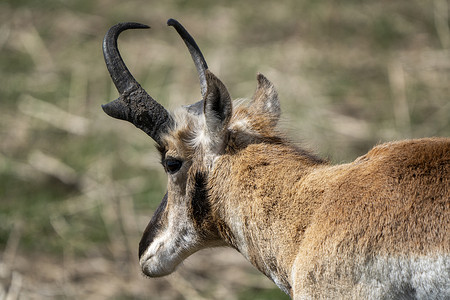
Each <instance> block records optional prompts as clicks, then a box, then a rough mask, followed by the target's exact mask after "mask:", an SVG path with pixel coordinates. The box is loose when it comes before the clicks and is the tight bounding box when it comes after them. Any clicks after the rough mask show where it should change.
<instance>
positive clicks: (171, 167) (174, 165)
mask: <svg viewBox="0 0 450 300" xmlns="http://www.w3.org/2000/svg"><path fill="white" fill-rule="evenodd" d="M182 164H183V163H182V162H181V161H180V160H178V159H167V160H166V161H165V164H164V165H165V167H166V171H167V173H169V174H174V173H176V172H178V170H180V168H181V165H182Z"/></svg>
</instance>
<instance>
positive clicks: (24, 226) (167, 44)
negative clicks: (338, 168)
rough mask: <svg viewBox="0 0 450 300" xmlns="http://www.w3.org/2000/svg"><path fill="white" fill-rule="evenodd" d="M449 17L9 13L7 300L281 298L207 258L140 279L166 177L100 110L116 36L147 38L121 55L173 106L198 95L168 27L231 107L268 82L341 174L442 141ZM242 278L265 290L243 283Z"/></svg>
mask: <svg viewBox="0 0 450 300" xmlns="http://www.w3.org/2000/svg"><path fill="white" fill-rule="evenodd" d="M448 15H449V3H448V1H446V0H434V1H418V0H412V1H406V0H398V1H395V2H389V1H378V2H376V1H351V0H347V1H339V2H335V1H312V0H307V1H294V0H290V1H284V2H283V3H275V2H273V1H256V0H251V1H245V2H244V1H227V2H225V1H219V2H212V1H202V0H196V1H181V0H178V1H164V2H162V1H161V2H157V3H150V2H146V1H126V2H124V1H106V0H101V1H87V0H83V1H56V0H45V1H30V0H20V1H17V0H14V1H13V0H7V1H2V2H1V3H0V20H1V21H0V53H1V55H0V82H1V84H0V100H1V101H0V111H1V119H0V138H1V143H0V197H1V199H0V205H1V206H0V255H1V256H0V257H2V260H1V265H0V271H1V272H0V295H1V294H2V292H3V293H9V292H11V290H12V289H11V287H12V286H15V285H18V284H19V283H20V282H22V283H21V284H20V285H19V286H20V287H21V289H20V291H21V295H22V296H23V297H25V298H29V299H39V298H46V297H47V296H49V295H50V296H52V297H53V296H55V297H59V298H79V297H87V295H90V297H92V298H96V297H97V298H98V297H100V298H102V297H106V296H107V297H108V298H115V299H122V298H124V299H129V298H133V299H146V298H152V297H153V298H154V299H183V296H182V295H184V298H188V299H195V298H197V299H202V298H214V299H248V298H258V299H265V298H266V299H269V298H280V299H281V298H282V297H283V296H282V293H281V292H279V291H278V290H277V289H276V288H275V287H274V285H272V284H271V283H269V282H268V281H267V280H266V279H263V278H262V277H261V276H260V275H257V274H256V272H255V270H254V269H252V268H251V267H249V266H248V265H246V264H245V263H244V262H239V263H236V264H234V265H232V266H230V267H229V268H230V270H232V271H230V272H231V274H233V275H232V276H228V277H227V276H223V277H220V276H219V275H218V274H215V273H214V272H219V273H225V271H224V270H225V268H227V265H226V264H225V265H223V266H222V265H220V264H219V265H220V268H219V269H217V265H218V264H217V262H216V260H217V257H215V256H213V254H209V253H208V254H204V253H203V252H202V253H200V254H197V255H198V256H199V257H203V256H204V255H206V257H212V259H211V262H210V263H208V264H205V266H204V269H201V270H197V271H196V272H197V273H198V274H200V275H198V276H194V275H193V273H192V272H194V271H193V268H195V267H194V263H193V264H192V265H186V266H183V267H181V269H180V271H179V274H180V275H178V276H174V277H169V278H168V279H161V280H150V279H145V278H142V277H141V276H140V275H139V270H138V268H137V259H136V252H137V243H138V241H139V237H140V234H141V232H142V230H143V228H145V225H146V223H147V222H148V220H149V218H150V216H151V214H152V211H153V210H154V209H155V208H156V207H157V205H158V203H159V201H160V199H161V197H162V195H163V193H164V189H165V182H166V179H165V177H164V174H163V173H162V168H160V166H159V163H158V159H159V158H158V155H157V153H156V152H155V149H154V147H153V142H152V141H151V140H150V139H149V138H148V137H147V136H145V134H143V133H141V132H139V131H138V130H136V129H135V128H134V127H133V126H132V125H129V124H126V123H124V122H119V121H115V120H113V119H110V118H108V117H107V116H105V115H104V114H103V112H102V110H101V108H100V104H102V103H106V102H107V101H109V100H111V99H114V98H115V97H117V94H116V92H115V90H114V88H113V86H112V84H111V82H110V79H109V75H108V74H107V72H106V68H105V66H104V62H103V57H102V53H101V41H102V38H103V35H104V33H105V32H106V31H107V29H108V28H109V27H110V26H111V25H113V24H115V23H117V22H122V21H138V22H142V23H146V24H149V25H151V26H152V29H151V30H149V31H136V32H127V33H125V34H123V36H121V38H120V41H119V44H120V45H119V46H120V49H121V52H122V55H123V57H124V59H125V61H126V62H127V65H128V66H129V68H130V69H131V70H132V73H133V74H134V75H135V77H136V78H137V79H138V80H139V81H140V82H141V84H142V85H143V86H144V87H145V88H146V89H147V90H148V91H149V92H150V93H151V94H152V95H153V96H154V97H155V98H156V99H158V100H159V101H160V102H161V103H163V104H164V105H165V106H167V107H169V108H173V107H176V106H178V105H181V104H187V103H191V102H194V101H196V100H198V99H199V97H200V93H199V89H198V83H197V78H196V74H195V69H194V66H193V64H192V62H191V61H190V57H189V55H188V53H187V51H186V49H185V46H184V45H183V43H182V42H181V41H180V39H179V38H178V36H177V35H176V33H175V32H174V31H173V29H172V28H167V27H166V26H165V22H166V20H167V19H168V18H170V17H173V18H177V19H178V20H179V21H180V22H182V23H183V24H184V25H185V26H186V27H187V28H188V30H189V31H190V32H191V33H192V34H193V35H194V37H195V38H196V40H197V43H198V44H199V45H200V47H201V49H202V51H203V53H204V55H205V57H206V59H207V61H208V64H209V66H210V69H211V70H212V71H213V72H214V73H215V74H217V75H218V76H219V77H220V78H221V79H222V80H223V81H224V82H225V84H226V85H227V86H228V88H229V90H230V92H231V94H232V96H233V97H235V98H239V97H250V96H251V95H252V93H253V91H254V89H255V86H256V80H255V77H256V76H255V75H256V73H257V72H262V73H264V74H265V75H266V76H268V77H269V78H270V79H271V80H272V81H273V82H274V84H275V85H276V87H277V89H278V91H279V94H280V99H281V102H282V110H283V113H284V121H283V124H282V126H283V127H284V128H285V129H286V130H287V131H288V132H289V135H290V136H291V137H292V139H293V140H294V141H299V142H300V144H302V145H304V146H305V147H308V148H311V149H313V150H315V151H316V152H318V153H319V154H321V155H322V156H325V157H328V158H329V159H330V160H332V161H333V162H345V161H351V160H353V159H354V158H355V157H356V156H358V155H361V154H363V153H365V152H366V151H368V150H369V149H370V147H372V146H373V145H374V144H377V143H379V142H383V141H387V140H394V139H403V138H413V137H422V136H449V134H450V123H449V116H450V101H449V94H450V93H449V84H448V83H449V75H450V54H449V49H450V34H449V18H448ZM217 251H219V253H222V252H220V251H223V250H217ZM226 253H228V252H226ZM208 255H211V256H208ZM227 255H228V254H227ZM227 257H228V256H227ZM193 259H194V262H195V257H194V258H193ZM78 266H80V267H78ZM81 266H82V267H81ZM215 266H216V267H215ZM237 270H240V271H237ZM236 272H243V275H242V276H246V277H245V278H257V279H256V280H253V279H248V280H244V279H242V280H241V281H240V282H235V281H233V280H232V277H233V276H235V274H236ZM13 274H19V275H20V276H19V275H17V276H19V277H17V276H15V277H14V276H13ZM230 277H231V278H230ZM14 278H16V279H14ZM17 278H21V280H22V281H18V279H17ZM192 278H197V279H196V280H193V279H192ZM205 278H206V280H205ZM243 278H244V277H243ZM91 279H95V282H96V283H97V284H96V286H95V287H94V286H92V284H89V283H88V280H91ZM18 282H19V283H18ZM100 283H103V284H104V286H102V284H100ZM14 284H15V285H14ZM111 285H113V286H114V288H112V287H111ZM105 286H106V287H109V292H108V293H107V292H106V290H108V288H106V287H105ZM179 286H182V287H184V288H179ZM224 287H226V288H227V289H228V290H227V293H225V292H224V290H223V289H224ZM188 292H189V293H188ZM186 295H188V296H186ZM88 298H89V297H88Z"/></svg>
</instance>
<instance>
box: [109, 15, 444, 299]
mask: <svg viewBox="0 0 450 300" xmlns="http://www.w3.org/2000/svg"><path fill="white" fill-rule="evenodd" d="M168 25H170V26H173V27H174V28H175V29H176V30H177V32H178V33H179V34H180V36H181V37H182V39H183V41H184V42H185V44H186V46H187V47H188V49H189V52H190V54H191V56H192V58H193V60H194V62H195V66H196V68H197V71H198V75H199V78H200V87H201V94H202V100H201V101H199V102H196V103H195V104H192V105H188V106H183V107H181V108H179V109H177V110H175V111H173V112H168V111H167V110H166V109H165V108H164V107H162V106H161V105H160V104H158V103H157V102H156V101H155V100H154V99H153V98H152V97H151V96H150V95H148V94H147V93H146V92H145V90H144V89H143V88H142V87H141V86H140V85H139V83H138V82H137V81H136V80H135V79H134V78H133V76H132V75H131V73H130V72H129V71H128V69H127V67H126V66H125V64H124V62H123V60H122V58H121V57H120V54H119V51H118V49H117V38H118V36H119V34H120V33H121V32H122V31H124V30H127V29H133V28H147V26H145V25H142V24H138V23H120V24H117V25H115V26H113V27H112V28H111V29H110V30H109V31H108V33H107V34H106V36H105V39H104V41H103V52H104V56H105V61H106V65H107V68H108V70H109V73H110V75H111V78H112V80H113V82H114V84H115V86H116V87H117V89H118V91H119V93H120V97H119V98H118V99H116V100H114V101H112V102H110V103H109V104H106V105H103V109H104V111H105V112H106V113H107V114H108V115H110V116H112V117H114V118H118V119H123V120H126V121H129V122H131V123H133V124H134V125H135V126H136V127H138V128H140V129H141V130H143V131H144V132H145V133H147V134H148V135H149V136H150V137H151V138H152V139H153V140H155V142H156V144H157V147H158V150H159V152H160V153H161V161H162V165H163V167H164V169H165V171H166V173H167V176H168V184H167V193H166V194H165V196H164V197H163V199H162V202H161V204H160V206H159V208H158V209H157V210H156V212H155V214H154V216H153V217H152V219H151V220H150V222H149V224H148V226H147V228H146V229H145V231H144V234H143V236H142V239H141V241H140V243H139V259H140V265H141V267H142V271H143V273H144V274H146V275H148V276H150V277H158V276H164V275H167V274H170V273H172V272H173V271H174V270H175V268H176V267H177V265H178V264H179V263H180V262H182V261H183V260H184V259H185V258H187V257H188V256H189V255H191V254H193V253H194V252H196V251H198V250H200V249H203V248H207V247H216V246H230V247H233V248H235V249H236V250H237V251H239V252H240V253H241V254H242V255H243V256H245V258H246V259H247V260H249V261H250V262H251V263H252V264H253V265H254V266H255V267H256V268H258V269H259V270H260V271H261V272H262V273H264V274H265V275H266V276H268V277H269V278H270V279H272V280H273V281H274V282H275V284H277V285H278V287H280V288H281V289H282V290H283V291H284V292H286V293H287V294H288V295H290V296H291V297H292V298H294V299H323V298H331V299H335V298H336V299H339V298H357V299H410V298H418V299H450V139H449V138H424V139H416V140H407V141H398V142H391V143H386V144H382V145H378V146H375V147H374V148H373V149H372V150H370V151H369V152H368V153H367V154H365V155H363V156H361V157H359V158H357V159H356V160H355V161H354V162H351V163H347V164H341V165H331V164H329V163H328V162H327V161H325V160H323V159H321V158H318V157H316V156H315V155H313V154H311V153H309V152H308V151H305V150H303V149H301V148H299V147H297V146H295V145H294V144H292V143H291V142H290V141H289V140H288V139H287V138H285V137H284V136H283V134H281V133H280V132H279V130H278V129H277V122H278V120H279V118H280V103H279V101H278V96H277V92H276V90H275V88H274V86H273V84H272V83H271V82H270V81H269V80H268V79H267V78H266V77H264V76H263V75H261V74H258V76H257V88H256V92H255V94H254V96H253V98H252V99H251V100H249V101H248V102H245V101H238V102H236V101H235V102H232V100H231V97H230V95H229V93H228V91H227V89H226V87H225V85H224V84H223V83H222V82H221V81H220V80H219V79H218V78H217V77H216V76H215V75H213V74H212V73H211V72H210V71H209V70H208V66H207V64H206V61H205V59H204V58H203V55H202V53H201V52H200V50H199V48H198V46H197V44H196V43H195V41H194V39H193V38H192V37H191V36H190V35H189V33H188V32H187V31H186V30H185V29H184V28H183V27H182V26H181V24H180V23H178V22H177V21H175V20H173V19H170V20H169V21H168Z"/></svg>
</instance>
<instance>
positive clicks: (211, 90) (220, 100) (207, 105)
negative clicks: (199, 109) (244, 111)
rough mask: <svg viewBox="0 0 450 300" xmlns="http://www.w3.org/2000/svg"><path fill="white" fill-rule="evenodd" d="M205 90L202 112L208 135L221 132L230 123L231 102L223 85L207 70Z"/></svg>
mask: <svg viewBox="0 0 450 300" xmlns="http://www.w3.org/2000/svg"><path fill="white" fill-rule="evenodd" d="M205 75H206V76H205V77H206V82H207V89H206V94H205V98H204V106H203V112H204V114H205V120H206V126H207V128H208V131H209V132H210V133H213V134H214V133H220V132H222V131H223V130H224V129H225V128H226V127H227V126H228V123H229V122H230V119H231V114H232V101H231V97H230V94H229V93H228V90H227V88H226V87H225V85H224V84H223V83H222V82H221V81H220V80H219V79H218V78H217V77H216V76H215V75H214V74H213V73H211V72H210V71H209V70H206V71H205Z"/></svg>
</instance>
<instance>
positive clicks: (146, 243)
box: [102, 19, 280, 277]
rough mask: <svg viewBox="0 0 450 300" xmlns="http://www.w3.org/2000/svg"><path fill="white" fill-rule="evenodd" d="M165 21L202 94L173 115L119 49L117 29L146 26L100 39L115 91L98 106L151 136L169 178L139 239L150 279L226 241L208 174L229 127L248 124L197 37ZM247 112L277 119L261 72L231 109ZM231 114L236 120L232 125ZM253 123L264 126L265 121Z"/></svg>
mask: <svg viewBox="0 0 450 300" xmlns="http://www.w3.org/2000/svg"><path fill="white" fill-rule="evenodd" d="M168 25H169V26H173V27H174V28H175V29H176V30H177V32H178V33H179V35H180V36H181V37H182V39H183V41H184V43H185V44H186V46H187V48H188V49H189V52H190V54H191V56H192V58H193V60H194V63H195V66H196V68H197V71H198V76H199V79H200V88H201V94H202V100H200V101H198V102H196V103H194V104H192V105H188V106H184V107H182V108H179V109H178V110H175V111H174V112H172V113H169V112H168V111H167V110H166V109H165V108H164V107H163V106H162V105H160V104H159V103H158V102H156V101H155V100H154V99H153V98H152V97H151V96H150V95H149V94H148V93H147V92H146V91H145V90H144V89H143V88H142V87H141V86H140V85H139V83H138V82H137V81H136V80H135V79H134V77H133V76H132V75H131V73H130V72H129V70H128V69H127V67H126V66H125V64H124V62H123V60H122V58H121V56H120V54H119V51H118V49H117V38H118V36H119V34H120V33H121V32H122V31H124V30H127V29H134V28H148V26H146V25H142V24H138V23H121V24H117V25H115V26H113V27H112V28H111V29H110V30H109V31H108V33H107V34H106V36H105V38H104V41H103V53H104V57H105V61H106V65H107V68H108V71H109V73H110V75H111V78H112V80H113V82H114V84H115V86H116V88H117V90H118V91H119V93H120V97H119V98H117V99H116V100H114V101H112V102H110V103H108V104H106V105H103V106H102V107H103V110H104V111H105V112H106V113H107V114H108V115H110V116H111V117H114V118H118V119H122V120H126V121H129V122H131V123H133V124H134V125H135V126H136V127H138V128H140V129H141V130H143V131H144V132H145V133H147V134H148V135H149V136H150V137H151V138H152V139H153V140H154V141H155V142H156V144H157V147H158V150H159V152H160V153H161V162H162V165H163V167H164V169H165V171H166V173H167V176H168V185H167V193H166V194H165V195H164V197H163V199H162V202H161V204H160V206H159V207H158V209H157V210H156V212H155V213H154V216H153V217H152V219H151V220H150V222H149V224H148V225H147V228H146V229H145V231H144V234H143V236H142V239H141V241H140V243H139V259H140V264H141V267H142V270H143V272H144V273H145V274H146V275H148V276H150V277H158V276H164V275H167V274H170V273H171V272H173V271H174V269H175V268H176V266H177V265H178V264H179V263H180V262H181V261H183V260H184V259H185V258H187V257H188V256H189V255H191V254H192V253H194V252H196V251H198V250H200V249H203V248H206V247H214V246H221V245H225V242H224V240H223V238H221V234H220V232H219V231H220V225H218V224H220V222H218V221H217V220H216V216H215V214H214V207H213V206H214V203H212V201H211V200H210V199H209V192H208V189H209V185H208V180H209V174H210V173H211V172H212V171H213V170H214V165H215V162H216V160H217V158H218V157H220V156H221V155H223V154H224V153H225V152H226V151H228V150H229V148H230V139H231V132H232V131H236V130H237V128H238V127H248V126H250V125H249V124H247V123H248V122H247V121H248V120H243V119H239V118H237V117H233V108H232V100H231V97H230V95H229V93H228V91H227V89H226V87H225V86H224V84H223V83H222V82H221V81H220V80H219V79H218V78H217V77H216V76H215V75H213V74H212V73H211V72H210V71H209V70H208V66H207V64H206V61H205V59H204V57H203V55H202V53H201V52H200V50H199V48H198V46H197V44H196V43H195V41H194V39H193V38H192V37H191V36H190V35H189V33H188V32H187V31H186V30H185V29H184V28H183V26H182V25H181V24H180V23H178V22H177V21H176V20H173V19H170V20H169V21H168ZM239 112H240V113H239ZM248 113H251V114H253V115H258V114H265V115H267V116H268V118H266V119H264V118H260V119H259V123H261V122H262V123H270V124H272V125H271V127H273V125H275V123H276V121H277V120H278V117H279V113H280V109H279V103H278V98H277V94H276V92H275V89H274V88H273V86H272V84H271V83H270V82H269V81H268V80H267V79H266V78H265V77H264V76H263V75H258V88H257V90H256V93H255V96H254V99H253V100H252V102H251V103H250V105H249V106H248V108H247V110H245V109H243V108H242V109H240V110H238V111H237V112H236V113H234V114H235V115H236V114H237V115H239V114H240V115H245V114H248ZM233 118H236V120H235V122H234V125H232V124H231V123H232V119H233ZM256 123H258V122H256ZM233 126H234V128H235V129H233ZM255 126H256V127H258V126H259V127H264V125H263V124H259V125H255ZM265 130H266V129H265ZM235 137H236V138H235V139H234V142H233V143H234V144H235V145H236V144H239V143H242V141H241V140H242V139H241V140H240V139H239V136H238V135H235ZM227 149H228V150H227Z"/></svg>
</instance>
